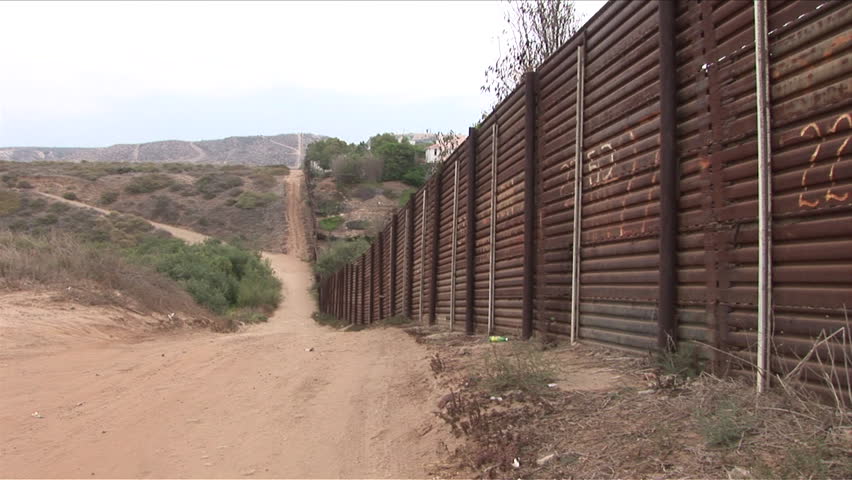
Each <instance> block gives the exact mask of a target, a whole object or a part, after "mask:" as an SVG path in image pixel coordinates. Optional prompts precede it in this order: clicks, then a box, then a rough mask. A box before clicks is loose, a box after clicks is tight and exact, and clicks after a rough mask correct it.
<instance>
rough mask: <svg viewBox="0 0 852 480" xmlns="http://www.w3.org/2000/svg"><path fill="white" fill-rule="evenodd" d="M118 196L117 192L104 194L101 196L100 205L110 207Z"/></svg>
mask: <svg viewBox="0 0 852 480" xmlns="http://www.w3.org/2000/svg"><path fill="white" fill-rule="evenodd" d="M119 195H120V194H119V193H118V192H115V191H112V192H104V193H102V194H101V198H100V204H101V205H110V204H112V203H115V201H116V200H118V196H119Z"/></svg>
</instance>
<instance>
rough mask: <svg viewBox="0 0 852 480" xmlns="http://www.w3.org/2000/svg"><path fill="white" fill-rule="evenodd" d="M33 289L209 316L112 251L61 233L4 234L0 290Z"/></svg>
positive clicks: (163, 281) (168, 283) (173, 288)
mask: <svg viewBox="0 0 852 480" xmlns="http://www.w3.org/2000/svg"><path fill="white" fill-rule="evenodd" d="M31 285H42V286H52V287H55V288H57V289H59V290H60V291H64V292H66V294H68V295H72V296H73V295H76V294H83V292H84V290H86V289H89V288H91V289H92V290H94V291H95V292H97V293H92V292H89V295H88V296H87V298H86V300H87V301H89V302H90V303H104V304H118V305H124V304H125V302H127V301H129V300H128V299H132V301H133V302H136V304H135V308H140V307H141V308H143V309H145V310H148V311H155V312H176V311H180V312H185V313H190V314H195V315H200V316H201V317H204V312H203V311H202V310H201V309H200V308H199V307H198V306H197V305H196V304H195V302H194V301H193V300H192V298H191V297H190V296H189V295H188V294H187V293H186V292H183V291H182V290H181V289H180V288H179V287H178V286H177V285H175V283H174V282H173V281H171V280H169V279H168V278H165V277H163V276H162V275H160V274H158V273H156V272H154V271H153V270H151V269H150V268H146V267H144V266H142V265H134V264H132V263H130V262H127V261H126V260H125V259H123V258H122V256H121V255H120V254H119V253H118V252H116V251H115V250H113V249H107V248H96V247H95V246H93V245H91V244H87V243H85V242H83V241H81V240H80V239H78V238H77V237H76V236H74V235H71V234H67V233H62V232H59V231H54V232H51V233H49V234H47V235H38V236H34V235H29V234H26V233H13V232H0V287H3V288H7V289H17V288H26V287H28V286H31ZM68 287H71V288H70V289H69V288H68ZM113 292H120V293H121V295H115V294H114V293H113Z"/></svg>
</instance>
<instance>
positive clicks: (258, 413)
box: [0, 202, 450, 478]
mask: <svg viewBox="0 0 852 480" xmlns="http://www.w3.org/2000/svg"><path fill="white" fill-rule="evenodd" d="M291 203H292V202H291ZM169 230H170V231H171V232H172V233H173V234H176V235H178V236H182V237H185V238H187V239H190V240H195V241H197V240H198V239H199V238H200V237H199V236H198V234H194V233H192V232H186V231H182V230H180V229H175V228H173V227H172V228H169ZM290 251H291V252H293V251H296V252H298V249H296V250H290ZM266 257H267V258H269V260H270V262H271V263H272V265H273V267H274V268H275V271H276V273H277V274H278V275H279V276H280V278H281V279H282V281H283V283H284V289H285V292H284V295H285V297H284V298H285V300H284V302H283V303H282V305H281V307H280V308H279V309H278V311H277V312H276V313H275V314H274V316H273V317H272V318H271V319H270V321H269V322H268V323H267V324H262V325H257V326H252V327H249V328H247V329H245V330H243V331H241V332H240V333H236V334H214V333H209V332H190V333H186V332H184V333H180V334H173V335H169V334H164V335H160V336H157V337H156V338H154V339H150V338H147V339H144V340H143V339H137V340H136V341H133V340H129V339H126V338H123V339H116V340H113V341H111V342H105V341H103V339H99V340H98V341H97V342H95V341H93V342H91V343H74V345H73V347H69V348H67V349H65V350H56V349H44V350H43V351H39V350H38V347H33V348H34V349H33V350H27V351H26V354H21V353H20V349H18V350H14V349H10V350H7V351H3V352H0V385H2V395H0V432H1V433H2V436H0V476H2V477H87V478H93V477H196V478H197V477H219V478H221V477H252V476H253V477H290V478H293V477H304V478H318V477H325V478H328V477H424V476H427V475H428V472H429V465H430V464H432V463H433V462H436V461H437V460H438V459H439V455H438V450H439V445H440V444H441V442H443V441H447V442H449V441H450V438H449V435H448V433H447V430H446V429H445V428H444V427H443V426H442V425H441V423H440V421H438V420H437V419H436V418H435V417H434V415H433V414H432V413H431V412H432V411H433V410H434V406H435V404H436V401H437V397H438V395H439V392H438V391H437V390H436V389H435V388H434V383H433V379H432V377H431V372H430V370H429V367H428V360H427V358H426V357H427V353H426V351H425V349H423V348H422V347H421V346H420V345H418V344H416V343H415V342H414V341H413V340H412V339H411V338H409V337H408V336H407V335H406V334H404V333H402V332H401V331H399V330H396V329H375V330H366V331H361V332H352V333H346V332H340V331H333V330H330V329H327V328H324V327H319V326H317V325H316V324H315V323H314V322H313V321H312V320H311V318H310V315H311V313H312V312H313V310H314V307H315V305H314V301H313V299H312V298H311V296H310V295H309V294H308V289H309V287H310V283H311V275H310V269H309V266H308V264H306V263H305V262H303V261H301V260H300V259H299V258H298V257H297V256H295V255H293V254H286V255H285V254H266ZM2 314H3V309H2V305H0V315H2ZM69 315H73V312H69ZM66 320H67V319H66ZM309 349H312V351H308V350H309ZM36 411H38V412H39V415H40V416H41V417H43V418H37V417H34V416H32V414H33V413H34V412H36Z"/></svg>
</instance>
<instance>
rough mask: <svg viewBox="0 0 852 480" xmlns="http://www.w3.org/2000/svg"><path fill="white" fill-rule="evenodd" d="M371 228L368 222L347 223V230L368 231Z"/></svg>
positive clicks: (354, 221) (355, 221) (353, 221)
mask: <svg viewBox="0 0 852 480" xmlns="http://www.w3.org/2000/svg"><path fill="white" fill-rule="evenodd" d="M369 227H370V222H369V221H367V220H352V221H350V222H346V228H348V229H349V230H366V229H367V228H369Z"/></svg>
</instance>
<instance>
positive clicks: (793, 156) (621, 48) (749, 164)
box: [322, 0, 852, 389]
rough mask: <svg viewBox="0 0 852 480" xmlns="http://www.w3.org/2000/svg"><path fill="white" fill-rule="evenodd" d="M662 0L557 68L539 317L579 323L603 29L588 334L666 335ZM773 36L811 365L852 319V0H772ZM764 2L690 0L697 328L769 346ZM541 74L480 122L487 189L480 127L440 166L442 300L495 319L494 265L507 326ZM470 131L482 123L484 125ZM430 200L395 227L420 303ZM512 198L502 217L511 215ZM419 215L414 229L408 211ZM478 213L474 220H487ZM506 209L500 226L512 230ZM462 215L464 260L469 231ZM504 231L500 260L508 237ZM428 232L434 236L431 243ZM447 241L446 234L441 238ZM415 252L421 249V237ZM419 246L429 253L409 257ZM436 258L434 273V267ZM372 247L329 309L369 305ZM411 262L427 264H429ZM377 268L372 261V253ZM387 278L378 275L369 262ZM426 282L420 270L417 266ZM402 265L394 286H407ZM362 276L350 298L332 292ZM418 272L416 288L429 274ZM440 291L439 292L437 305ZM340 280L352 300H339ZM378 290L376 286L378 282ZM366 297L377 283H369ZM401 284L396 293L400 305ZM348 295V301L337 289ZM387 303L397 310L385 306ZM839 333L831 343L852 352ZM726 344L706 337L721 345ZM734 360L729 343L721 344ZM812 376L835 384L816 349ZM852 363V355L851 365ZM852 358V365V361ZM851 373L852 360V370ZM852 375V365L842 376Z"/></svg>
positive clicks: (682, 210)
mask: <svg viewBox="0 0 852 480" xmlns="http://www.w3.org/2000/svg"><path fill="white" fill-rule="evenodd" d="M657 7H658V4H657V3H645V2H610V3H608V4H607V5H606V6H605V7H604V8H603V9H602V10H601V12H600V13H599V14H598V15H597V16H596V17H595V19H594V20H593V21H592V22H590V23H589V24H587V25H586V26H585V27H584V29H583V31H582V33H581V34H580V35H578V36H575V38H573V39H572V40H571V41H569V43H568V44H566V45H565V46H563V47H562V48H560V49H559V51H558V52H557V53H555V54H554V55H553V56H552V57H551V58H550V59H549V60H548V61H547V62H546V63H545V64H544V65H542V67H541V68H540V69H539V72H538V85H539V89H538V92H537V95H538V98H537V100H538V101H537V112H536V113H537V118H536V129H537V132H536V138H537V142H538V143H537V145H536V151H537V155H538V157H537V168H538V170H537V173H538V175H537V176H538V178H537V184H536V197H537V204H536V208H537V212H536V214H537V216H538V218H537V223H536V225H537V237H536V241H537V244H536V250H537V253H536V256H537V260H536V261H537V265H536V272H537V273H536V289H535V295H536V297H535V309H536V315H535V322H536V325H535V326H536V329H537V330H539V331H541V330H547V331H550V332H555V333H561V334H567V333H568V325H569V321H570V318H569V311H570V301H571V298H570V291H571V278H570V271H571V251H572V245H571V238H572V224H573V211H572V209H573V205H574V199H573V198H572V195H573V182H574V156H575V151H576V145H574V136H575V132H576V127H577V125H575V115H576V111H577V110H576V106H577V105H576V104H577V98H576V90H575V89H576V80H577V71H578V68H577V47H578V46H579V45H580V44H581V43H584V44H585V58H586V61H585V72H586V75H585V92H584V93H585V94H584V99H583V101H584V106H585V115H584V122H583V129H584V138H583V145H582V146H581V147H582V149H583V154H584V156H583V158H584V167H583V171H582V180H583V182H582V184H583V209H582V210H583V211H582V228H583V232H582V250H581V258H582V265H581V267H582V268H581V277H580V281H581V298H582V302H581V319H580V324H581V325H580V326H581V328H580V337H581V339H585V340H588V341H592V342H602V343H605V344H608V345H612V346H619V347H626V348H631V349H643V350H644V349H653V348H656V344H655V336H656V332H657V324H656V321H655V320H656V318H655V316H656V302H657V296H658V284H657V282H658V278H659V272H658V266H659V252H658V248H659V247H658V245H659V200H658V199H659V184H658V181H657V175H658V169H659V161H660V158H659V156H658V152H659V141H660V140H659V133H660V132H659V110H660V97H659V95H660V81H659V78H660V71H659V54H658V48H659V38H658V35H659V32H658V23H659V12H658V10H657ZM769 13H770V19H769V22H770V30H771V31H770V35H769V40H770V45H769V48H770V51H771V66H770V75H771V82H770V85H771V100H772V109H771V110H772V111H771V113H772V148H773V156H772V168H773V193H774V199H773V205H772V208H773V226H772V230H773V240H774V247H773V256H774V264H773V275H774V288H773V291H774V322H775V325H774V329H773V334H774V345H773V350H772V356H773V363H772V366H773V368H775V369H776V370H778V369H780V370H784V369H788V368H790V367H791V366H792V365H794V364H795V363H796V362H797V361H798V358H799V357H801V356H802V355H804V354H805V353H806V352H807V351H808V350H809V349H810V346H811V345H813V342H814V337H816V336H817V335H820V334H824V333H825V332H827V333H831V332H833V331H836V329H838V328H840V327H843V326H845V325H846V323H845V320H844V318H843V314H844V309H845V308H848V307H849V305H850V304H852V158H850V153H849V151H848V148H849V141H850V138H852V133H850V132H852V112H850V111H849V106H850V103H852V101H851V100H852V95H850V91H852V75H850V70H852V69H850V62H849V61H850V57H852V35H850V34H849V32H850V31H852V7H850V6H849V5H847V4H846V3H843V2H839V1H828V2H806V1H794V2H776V1H771V2H770V6H769ZM753 14H754V12H753V10H752V6H751V4H750V3H743V2H735V1H712V0H711V1H702V2H678V12H677V19H676V30H677V34H676V36H677V41H676V55H677V59H676V62H677V72H676V79H677V87H678V88H677V92H676V95H677V132H676V140H677V154H678V158H679V162H680V163H679V167H680V184H679V190H680V197H679V202H678V242H677V245H678V272H677V282H678V289H677V292H678V318H677V324H678V333H679V336H680V337H681V339H683V340H697V341H699V342H702V343H706V344H708V345H709V346H711V347H716V348H720V349H728V350H733V351H735V352H738V354H739V355H741V356H742V357H744V358H746V359H749V358H753V354H752V353H750V351H752V350H753V349H754V344H755V342H756V334H755V332H754V330H755V329H756V312H755V309H756V306H755V303H756V296H757V291H756V290H757V285H756V279H757V242H758V236H757V178H756V177H757V156H756V121H755V110H756V105H755V74H754V70H755V69H754V28H753V21H754V20H753ZM523 97H524V86H523V85H521V86H520V88H518V89H517V90H515V91H514V92H513V93H512V94H511V95H510V96H509V98H507V99H506V100H505V101H504V102H503V103H501V104H500V105H499V106H498V108H497V109H496V111H495V112H493V113H492V114H491V115H490V116H489V117H487V118H486V119H485V120H484V121H483V122H482V125H481V126H480V127H479V129H478V135H477V137H476V145H475V152H476V165H475V172H476V178H475V182H474V183H475V190H474V191H471V192H468V186H467V168H466V165H467V162H468V153H467V147H466V143H467V142H465V144H463V146H462V147H461V148H459V151H458V152H456V153H454V154H453V156H452V157H451V158H450V160H449V161H448V162H447V164H446V166H445V169H444V170H443V171H442V172H441V173H440V174H439V175H438V177H436V178H435V179H434V180H432V181H431V182H430V184H429V185H428V186H427V190H428V191H429V192H432V195H434V192H435V183H433V182H441V186H442V194H441V206H440V215H441V218H440V227H439V228H440V235H439V238H438V244H439V252H437V254H438V255H439V256H438V272H439V273H438V279H437V285H438V299H437V311H438V314H439V319H440V320H441V321H443V320H444V318H445V317H446V316H447V315H449V310H450V309H449V301H450V300H449V299H450V285H451V279H452V278H453V276H455V279H456V289H455V298H456V313H457V315H456V322H457V325H462V323H463V322H462V320H463V318H464V312H465V307H466V306H467V305H471V304H473V305H475V306H476V315H475V323H476V327H477V328H476V330H477V331H478V332H484V331H485V330H486V325H487V324H488V320H489V306H490V305H489V303H488V302H489V296H490V287H491V285H490V281H491V280H492V278H493V279H494V280H495V283H494V299H495V303H494V318H495V321H496V325H495V326H496V327H497V329H498V330H502V331H507V332H512V333H515V332H517V330H518V326H519V324H520V318H521V314H520V303H521V290H520V288H519V287H520V286H521V281H522V278H523V277H522V273H523V269H522V267H523V266H522V265H521V263H520V262H519V259H520V258H521V253H522V239H523V228H522V211H523V206H524V203H523V202H524V194H523V193H524V192H523V190H522V187H520V185H521V183H522V182H521V181H522V179H523V165H524V158H525V157H524V149H525V144H524V141H525V135H524V119H525V115H526V114H527V112H526V111H525V107H524V98H523ZM498 121H499V129H498V134H497V139H496V140H497V142H496V143H497V163H496V168H497V172H498V173H497V177H496V192H494V195H495V196H494V197H493V198H492V180H493V179H492V177H491V172H492V159H493V157H492V153H493V151H492V145H493V143H494V142H493V141H494V139H493V138H492V126H493V125H494V124H495V123H497V122H498ZM469 141H470V140H469ZM454 162H458V163H459V166H460V168H459V182H458V204H459V215H458V222H457V224H453V220H452V216H453V215H452V213H453V190H454V180H455V172H454V168H453V167H454ZM425 191H426V190H423V189H421V190H420V191H419V192H418V193H417V194H416V195H414V196H413V198H412V202H415V203H414V204H412V206H413V207H414V208H413V212H414V218H411V219H409V218H408V215H409V213H408V211H407V210H404V209H403V210H400V211H399V212H398V215H397V221H396V232H397V234H396V235H395V238H393V240H394V243H395V246H396V256H395V258H391V256H390V244H391V238H390V233H389V230H386V232H384V233H383V235H385V236H384V237H383V238H385V240H386V246H387V248H385V249H383V250H384V252H385V255H387V256H386V257H383V258H386V260H387V261H386V262H384V264H383V265H382V269H383V270H385V271H386V272H387V273H386V274H387V275H388V276H390V265H391V263H393V264H394V265H395V271H396V275H395V278H393V279H390V278H388V280H389V281H390V280H392V281H393V282H394V286H395V290H396V302H395V311H396V312H402V311H403V306H404V302H405V300H404V298H405V293H406V292H409V291H410V292H411V305H410V306H411V307H412V312H413V313H414V314H415V315H417V313H419V310H420V301H421V295H420V293H421V288H423V289H427V288H431V287H429V285H431V283H430V282H429V278H430V275H431V274H432V273H431V272H432V270H431V265H432V263H431V262H430V258H431V257H430V256H431V255H432V254H433V245H432V243H431V237H430V235H429V232H430V231H431V230H430V229H431V228H433V225H434V223H433V222H432V221H430V219H433V218H434V215H435V214H437V213H438V212H435V211H434V199H429V198H427V206H426V212H424V211H423V203H422V199H423V195H424V192H425ZM468 194H470V195H474V197H475V201H474V204H475V218H474V222H473V225H475V228H476V235H475V249H474V250H475V256H476V257H475V261H474V264H475V272H474V277H475V281H476V285H475V296H474V298H473V299H468V298H465V291H466V289H465V287H466V285H465V278H466V277H465V275H466V272H465V260H466V245H465V241H466V240H465V233H466V231H467V228H468V226H469V225H468V219H467V214H466V208H465V207H464V206H465V205H466V199H467V195H468ZM492 200H494V201H496V208H495V209H494V212H493V213H494V214H495V216H496V222H494V225H492V223H491V217H492V208H491V204H492ZM409 221H411V222H413V234H412V233H409V230H408V228H407V226H408V222H409ZM473 225H470V226H473ZM492 226H493V227H494V230H495V236H494V238H493V239H492V237H491V231H492ZM454 231H456V232H457V233H458V238H457V240H458V242H457V245H458V248H457V255H456V267H455V269H453V268H452V266H451V262H452V258H451V254H452V241H451V239H452V232H454ZM492 240H493V242H494V243H493V245H495V246H496V249H495V250H494V253H495V265H494V267H495V268H494V271H493V277H492V269H491V253H492ZM421 242H422V245H423V248H424V251H423V252H422V253H423V255H422V259H421ZM427 245H428V247H427ZM409 248H410V249H412V250H413V251H409V250H408V249H409ZM408 253H412V255H411V258H412V260H413V266H412V268H410V269H409V268H408V267H407V266H406V260H405V259H406V255H407V254H408ZM424 267H428V268H427V271H423V275H422V287H421V270H422V269H423V268H424ZM364 268H370V266H369V265H364V259H363V257H362V258H361V259H359V261H358V262H355V264H353V265H351V266H350V267H349V268H347V269H345V270H344V271H343V272H341V273H340V274H338V275H336V276H335V277H332V279H331V280H329V281H324V282H323V284H322V299H323V305H324V307H323V308H329V307H328V305H332V306H334V305H335V303H337V305H339V307H340V308H338V309H339V310H342V312H341V314H342V315H344V316H345V317H347V318H348V319H349V320H351V321H354V320H355V319H356V318H359V317H358V316H357V314H358V312H360V311H361V306H360V302H361V295H360V293H361V292H362V288H363V287H366V285H365V283H367V282H363V281H362V276H361V272H362V269H364ZM409 270H410V271H409ZM364 273H365V274H372V272H369V271H364ZM364 278H367V275H365V276H364ZM407 281H412V282H413V285H411V284H408V285H407V284H406V282H407ZM389 286H390V283H389V284H388V288H387V289H386V292H388V293H389V292H390V288H389ZM335 289H338V290H340V289H342V292H340V293H341V294H342V296H340V297H335V295H333V294H330V293H331V291H333V290H335ZM409 289H410V290H409ZM433 294H434V292H430V291H426V290H423V295H422V301H423V304H424V308H423V313H424V315H425V314H427V313H428V310H427V307H426V305H428V299H429V298H430V295H433ZM335 298H340V299H341V301H339V302H335V300H334V299H335ZM372 300H373V301H374V303H375V298H373V299H372ZM365 301H366V299H365ZM389 303H390V302H388V305H387V307H385V308H384V310H386V311H387V312H388V313H390V312H391V308H390V305H389ZM332 308H333V307H332ZM382 315H384V312H383V313H382ZM837 349H838V346H837V344H828V345H826V346H825V347H824V348H822V349H821V350H818V352H819V354H820V355H821V358H825V356H826V355H828V354H829V353H833V354H835V356H836V355H838V354H839V351H838V350H837ZM711 351H713V350H712V349H705V352H711ZM711 356H712V357H713V358H714V360H715V364H716V365H717V366H722V365H723V364H724V363H725V362H724V361H723V360H724V359H725V358H726V356H724V355H719V354H716V353H714V354H712V355H711ZM808 367H809V368H806V369H805V371H804V372H805V380H806V381H809V382H810V385H811V386H812V387H813V388H815V389H819V388H821V387H820V386H819V385H818V383H819V382H818V381H819V379H820V375H821V371H818V370H817V369H816V367H817V365H815V364H814V363H813V362H811V364H809V365H808ZM844 373H845V372H844ZM849 373H852V372H849ZM845 378H848V376H847V377H845ZM837 382H839V383H840V384H842V385H845V384H846V383H845V382H848V380H846V379H843V380H840V379H838V380H837Z"/></svg>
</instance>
